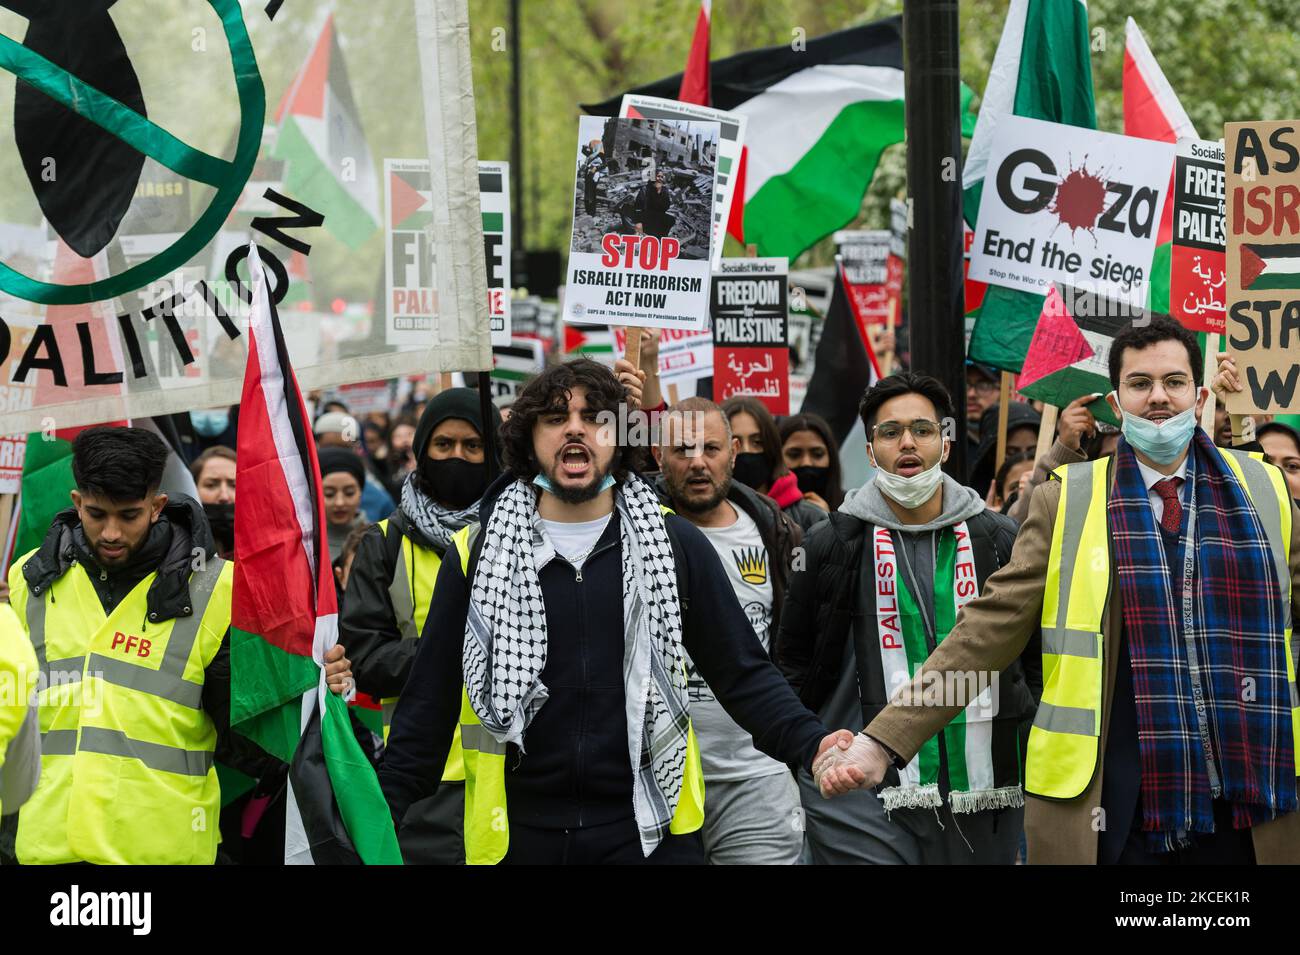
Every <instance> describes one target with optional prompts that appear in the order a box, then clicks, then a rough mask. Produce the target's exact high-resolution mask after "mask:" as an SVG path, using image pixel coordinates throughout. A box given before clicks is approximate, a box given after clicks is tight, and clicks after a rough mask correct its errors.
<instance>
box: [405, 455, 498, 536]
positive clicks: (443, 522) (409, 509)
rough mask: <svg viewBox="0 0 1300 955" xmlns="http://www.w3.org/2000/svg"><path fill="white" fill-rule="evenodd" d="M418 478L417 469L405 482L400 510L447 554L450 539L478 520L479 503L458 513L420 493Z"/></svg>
mask: <svg viewBox="0 0 1300 955" xmlns="http://www.w3.org/2000/svg"><path fill="white" fill-rule="evenodd" d="M419 476H420V475H419V469H418V468H417V469H416V470H414V471H412V472H411V473H410V474H408V475H407V476H406V479H405V480H404V481H402V494H401V500H400V501H399V502H398V505H397V507H398V510H400V511H401V512H402V516H403V517H404V518H406V520H407V522H408V523H409V524H410V525H411V526H412V527H414V528H415V529H416V530H417V531H419V532H420V533H421V534H423V535H424V537H425V538H426V539H427V540H428V541H429V543H430V544H432V545H433V546H435V547H437V548H438V550H439V551H441V552H443V553H446V551H447V549H448V548H449V547H451V536H452V535H453V534H455V533H456V532H457V531H458V530H460V529H461V528H462V527H464V526H465V525H466V524H469V523H471V522H473V521H475V520H478V507H479V502H478V501H475V502H474V503H473V504H471V505H470V506H469V507H465V508H462V509H461V510H459V511H453V510H449V509H448V508H445V507H443V506H442V505H441V504H439V503H438V502H437V501H435V500H434V499H433V498H431V497H429V495H427V494H425V493H424V492H423V491H421V490H420V485H419V484H418V483H417V482H418V480H419Z"/></svg>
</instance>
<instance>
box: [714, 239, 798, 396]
mask: <svg viewBox="0 0 1300 955" xmlns="http://www.w3.org/2000/svg"><path fill="white" fill-rule="evenodd" d="M789 264H790V263H789V260H788V259H786V258H783V257H782V258H766V259H723V260H722V268H721V270H720V271H719V273H718V274H717V275H715V276H714V277H713V292H712V296H711V301H710V303H709V312H710V314H711V315H712V316H713V396H714V400H715V401H726V400H727V399H728V398H732V397H735V396H737V395H752V396H753V397H755V398H758V399H759V400H760V401H762V402H763V404H764V405H766V406H767V409H768V410H769V411H771V412H772V414H777V415H783V414H789V413H790V346H789V315H788V312H787V310H786V309H787V302H788V298H789V276H788V272H789Z"/></svg>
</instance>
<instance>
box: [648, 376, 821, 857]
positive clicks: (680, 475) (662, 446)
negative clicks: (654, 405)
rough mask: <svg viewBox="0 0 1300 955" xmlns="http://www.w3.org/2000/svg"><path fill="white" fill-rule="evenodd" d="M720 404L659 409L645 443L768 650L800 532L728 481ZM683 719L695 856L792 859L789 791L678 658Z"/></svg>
mask: <svg viewBox="0 0 1300 955" xmlns="http://www.w3.org/2000/svg"><path fill="white" fill-rule="evenodd" d="M739 446H740V442H739V441H737V440H736V439H735V438H734V437H732V435H731V429H730V427H729V426H728V424H727V417H726V415H724V414H723V413H722V409H721V408H720V407H718V406H717V405H716V404H714V403H713V402H712V401H709V400H708V399H707V398H687V399H685V400H683V401H681V402H679V403H678V404H676V405H674V406H673V407H672V408H671V409H669V411H668V414H667V415H666V416H665V417H664V419H663V421H662V424H661V426H660V432H659V444H658V446H657V447H655V448H654V456H655V460H656V461H658V463H659V468H660V471H661V474H660V477H659V480H658V481H657V483H656V490H657V491H658V492H659V497H660V499H661V500H662V501H663V502H664V503H665V504H667V505H668V506H669V507H671V508H672V509H673V510H675V511H676V512H677V513H678V514H680V515H681V516H682V517H684V518H685V519H686V520H688V521H690V522H691V523H692V524H694V525H695V526H696V527H697V528H699V530H700V532H701V533H702V534H703V535H704V537H705V539H706V540H708V542H709V543H710V544H711V545H713V549H714V550H715V551H716V552H717V555H718V559H719V560H720V561H721V562H722V566H723V568H724V569H725V571H726V574H727V580H728V582H729V583H730V584H731V589H732V592H733V593H735V595H736V599H737V600H738V601H739V602H740V605H741V607H742V608H743V609H744V611H745V616H747V617H748V618H749V622H750V624H751V625H752V626H753V628H754V634H755V636H756V637H757V638H758V640H759V642H760V643H762V645H763V650H764V651H765V652H767V653H769V654H770V652H771V638H772V636H773V635H775V634H776V630H777V627H778V625H779V623H780V618H781V605H782V603H783V600H784V597H785V589H786V580H787V577H788V575H789V569H790V563H791V555H792V552H793V550H794V548H795V547H796V546H798V544H799V542H800V541H801V540H802V538H803V533H802V531H801V530H800V529H799V526H798V525H797V524H795V523H794V521H793V520H791V519H790V518H789V517H788V516H787V515H786V514H785V513H784V512H783V511H782V510H781V507H780V505H778V504H777V503H776V501H774V500H772V499H771V498H770V497H767V496H766V495H763V494H759V493H757V492H756V491H752V490H750V489H749V488H748V487H746V486H745V485H743V484H741V483H739V482H737V481H733V480H732V469H733V467H734V465H735V459H736V451H737V449H738V448H739ZM686 674H687V678H686V686H687V693H688V694H689V696H690V701H691V721H692V723H693V724H694V726H695V735H696V737H697V738H698V739H699V742H700V759H701V763H702V768H703V770H704V783H705V788H706V798H705V802H704V828H703V830H702V834H703V837H704V852H705V855H706V857H707V859H708V861H709V862H710V863H711V864H715V865H793V864H794V863H796V862H797V861H798V859H799V854H800V852H801V851H802V850H803V826H802V825H799V824H798V811H799V789H798V787H797V786H796V785H795V782H794V778H793V777H792V776H791V775H790V771H789V769H788V768H787V767H786V766H785V765H784V764H782V763H779V762H777V761H776V760H774V759H772V758H771V757H770V756H765V755H764V754H763V753H760V752H759V751H758V750H756V749H755V748H754V741H753V739H751V738H750V735H749V734H748V733H746V732H745V731H744V730H743V729H741V728H740V727H739V726H737V725H736V721H735V720H733V719H732V718H731V717H730V716H728V715H727V712H726V710H724V709H723V708H722V706H721V704H719V703H718V701H717V699H716V697H715V696H714V694H713V691H712V690H711V689H710V688H709V685H708V684H707V683H706V682H705V681H704V678H703V677H702V676H701V675H700V673H699V671H698V670H697V669H696V668H695V666H694V665H693V664H692V662H691V661H690V660H689V659H688V660H687V663H686Z"/></svg>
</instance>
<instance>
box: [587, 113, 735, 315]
mask: <svg viewBox="0 0 1300 955" xmlns="http://www.w3.org/2000/svg"><path fill="white" fill-rule="evenodd" d="M719 135H720V132H719V126H718V124H717V123H711V122H710V123H706V122H694V121H691V122H685V121H676V120H667V119H646V120H638V119H606V118H604V117H601V116H584V117H582V118H581V119H580V120H579V123H578V149H577V153H576V155H575V157H574V160H575V169H574V176H575V188H574V211H573V239H572V243H571V245H570V250H569V274H568V283H567V285H566V287H565V292H564V320H565V321H566V322H577V323H582V324H589V323H595V322H600V323H604V324H607V325H614V326H621V325H622V326H625V325H633V326H643V327H658V328H675V329H696V330H702V329H704V328H707V327H708V305H709V252H710V235H711V230H712V222H713V211H714V210H713V198H714V178H715V170H716V168H717V157H718V141H719ZM647 163H648V165H647Z"/></svg>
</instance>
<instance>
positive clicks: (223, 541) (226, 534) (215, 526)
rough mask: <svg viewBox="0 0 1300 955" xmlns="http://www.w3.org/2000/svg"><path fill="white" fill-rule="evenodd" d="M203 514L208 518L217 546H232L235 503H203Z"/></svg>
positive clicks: (233, 540)
mask: <svg viewBox="0 0 1300 955" xmlns="http://www.w3.org/2000/svg"><path fill="white" fill-rule="evenodd" d="M203 516H204V517H206V518H207V519H208V526H209V527H210V528H212V536H213V537H215V538H216V539H217V544H218V546H231V547H233V546H234V543H235V505H234V504H204V505H203Z"/></svg>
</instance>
